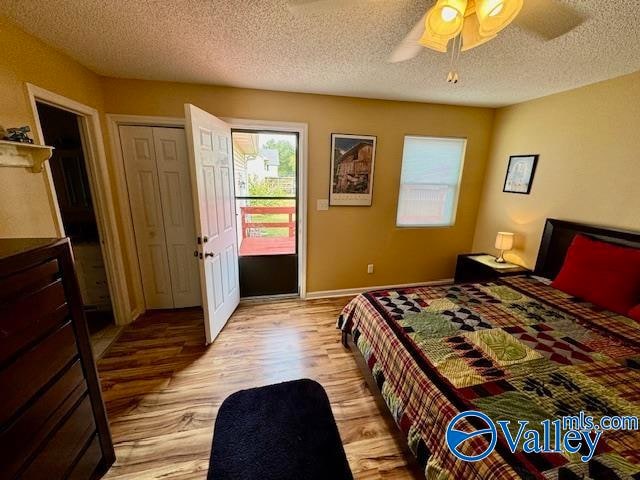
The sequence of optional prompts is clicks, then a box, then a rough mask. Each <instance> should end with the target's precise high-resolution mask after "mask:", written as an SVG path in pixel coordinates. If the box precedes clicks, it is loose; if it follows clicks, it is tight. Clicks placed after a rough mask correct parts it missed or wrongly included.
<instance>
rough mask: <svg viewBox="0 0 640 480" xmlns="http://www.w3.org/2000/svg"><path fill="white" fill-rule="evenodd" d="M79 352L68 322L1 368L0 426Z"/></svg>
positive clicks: (71, 327)
mask: <svg viewBox="0 0 640 480" xmlns="http://www.w3.org/2000/svg"><path fill="white" fill-rule="evenodd" d="M77 355H78V349H77V347H76V339H75V335H74V332H73V326H72V325H71V322H67V323H66V324H65V325H64V326H63V327H62V328H60V329H58V330H56V331H55V332H53V333H52V334H51V335H49V336H48V337H46V338H45V339H43V340H42V341H40V342H39V343H37V344H36V345H35V346H34V347H33V348H31V349H30V350H28V351H27V352H25V353H24V354H22V355H21V356H20V357H19V358H18V359H16V360H15V361H14V362H12V363H10V364H9V365H7V366H5V367H4V368H3V369H2V370H0V392H2V395H0V426H2V425H3V424H4V423H5V422H6V421H7V420H8V419H9V418H11V417H12V416H13V415H14V414H15V413H16V412H17V411H18V409H19V408H20V407H22V406H23V405H24V404H25V403H26V402H27V401H28V400H29V399H30V398H31V397H33V395H35V394H36V393H37V392H38V391H39V390H40V389H41V388H42V387H44V386H45V385H46V384H47V383H48V382H49V381H50V380H52V379H53V378H54V377H55V376H56V374H57V373H59V372H60V370H62V369H63V368H64V367H65V366H66V365H67V364H68V363H69V362H70V361H71V360H72V359H73V358H74V357H75V356H77Z"/></svg>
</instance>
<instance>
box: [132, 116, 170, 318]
mask: <svg viewBox="0 0 640 480" xmlns="http://www.w3.org/2000/svg"><path fill="white" fill-rule="evenodd" d="M120 140H121V143H122V153H123V158H124V167H125V174H126V177H127V188H128V190H129V201H130V204H131V216H132V218H133V229H134V233H135V236H136V247H137V250H138V260H139V263H140V271H141V272H140V273H141V274H142V286H143V289H144V298H145V303H146V306H147V308H149V309H152V308H173V306H174V303H173V294H172V291H171V278H170V272H169V260H168V258H167V247H166V239H165V231H164V220H163V215H162V202H161V199H160V188H159V184H158V169H157V166H156V155H155V147H154V140H153V130H152V129H151V128H150V127H132V126H121V127H120Z"/></svg>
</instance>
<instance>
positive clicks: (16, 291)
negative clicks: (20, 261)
mask: <svg viewBox="0 0 640 480" xmlns="http://www.w3.org/2000/svg"><path fill="white" fill-rule="evenodd" d="M59 277H60V264H59V263H58V260H57V259H55V258H54V259H52V260H48V261H45V262H44V263H41V264H40V265H35V266H33V267H31V268H28V269H26V270H21V271H19V272H17V273H14V274H12V275H8V276H6V277H3V278H1V279H0V281H1V282H2V291H0V304H2V303H5V302H7V301H13V300H14V299H16V298H19V297H22V296H24V295H25V294H26V293H28V292H35V291H37V290H40V289H41V288H42V287H44V286H46V285H49V284H50V283H53V282H54V281H55V280H57V279H58V278H59Z"/></svg>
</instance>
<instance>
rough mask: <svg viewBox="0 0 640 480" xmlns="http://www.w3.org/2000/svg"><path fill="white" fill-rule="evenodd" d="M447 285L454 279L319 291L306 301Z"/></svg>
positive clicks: (309, 293)
mask: <svg viewBox="0 0 640 480" xmlns="http://www.w3.org/2000/svg"><path fill="white" fill-rule="evenodd" d="M447 283H453V278H445V279H443V280H433V281H430V282H418V283H404V284H401V285H398V284H396V285H382V286H378V287H360V288H344V289H342V290H319V291H317V292H307V294H306V295H305V297H304V299H305V300H315V299H318V298H333V297H347V296H353V295H359V294H361V293H364V292H370V291H372V290H388V289H392V288H409V287H421V286H423V285H427V286H435V285H446V284H447Z"/></svg>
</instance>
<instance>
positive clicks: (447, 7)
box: [421, 0, 467, 46]
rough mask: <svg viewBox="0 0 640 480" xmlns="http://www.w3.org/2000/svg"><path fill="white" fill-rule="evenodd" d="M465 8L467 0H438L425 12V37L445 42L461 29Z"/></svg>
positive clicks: (440, 42)
mask: <svg viewBox="0 0 640 480" xmlns="http://www.w3.org/2000/svg"><path fill="white" fill-rule="evenodd" d="M466 10H467V0H438V2H437V3H436V4H435V5H434V6H433V8H431V10H429V12H428V13H427V18H426V20H425V25H424V27H425V37H427V38H431V39H432V41H433V42H434V43H436V44H442V43H446V42H447V41H448V40H450V39H452V38H453V37H455V36H456V35H458V34H459V33H460V32H461V31H462V25H463V23H464V13H465V11H466ZM421 43H422V42H421ZM425 43H426V42H425ZM425 43H423V45H424V44H425ZM425 46H428V45H425Z"/></svg>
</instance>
